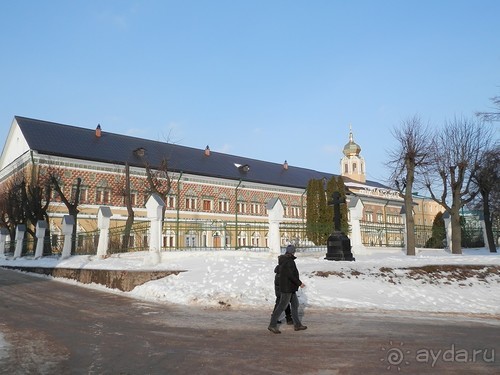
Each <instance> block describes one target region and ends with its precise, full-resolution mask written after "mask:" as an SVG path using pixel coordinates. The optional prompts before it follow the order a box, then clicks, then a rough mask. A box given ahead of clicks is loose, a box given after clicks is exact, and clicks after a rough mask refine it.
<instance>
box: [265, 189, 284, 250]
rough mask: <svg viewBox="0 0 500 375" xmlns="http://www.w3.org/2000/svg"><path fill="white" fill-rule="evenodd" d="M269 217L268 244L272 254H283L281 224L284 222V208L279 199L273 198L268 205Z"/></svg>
mask: <svg viewBox="0 0 500 375" xmlns="http://www.w3.org/2000/svg"><path fill="white" fill-rule="evenodd" d="M266 208H267V215H268V219H269V234H268V242H269V249H270V250H271V253H273V254H275V255H280V254H281V238H280V223H281V222H282V221H283V217H284V212H285V210H284V208H283V204H282V203H281V200H280V199H279V198H272V199H271V200H269V202H268V203H267V207H266Z"/></svg>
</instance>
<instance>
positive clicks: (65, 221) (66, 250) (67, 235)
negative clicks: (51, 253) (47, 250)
mask: <svg viewBox="0 0 500 375" xmlns="http://www.w3.org/2000/svg"><path fill="white" fill-rule="evenodd" d="M73 225H75V218H74V217H73V216H71V215H64V217H63V218H62V232H63V234H64V245H63V250H62V254H61V259H65V258H68V257H70V256H71V236H72V235H73Z"/></svg>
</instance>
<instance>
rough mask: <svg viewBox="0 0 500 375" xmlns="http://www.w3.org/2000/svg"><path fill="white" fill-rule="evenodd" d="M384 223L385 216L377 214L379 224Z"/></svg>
mask: <svg viewBox="0 0 500 375" xmlns="http://www.w3.org/2000/svg"><path fill="white" fill-rule="evenodd" d="M383 221H384V215H382V214H381V213H378V214H377V222H379V223H382V222H383Z"/></svg>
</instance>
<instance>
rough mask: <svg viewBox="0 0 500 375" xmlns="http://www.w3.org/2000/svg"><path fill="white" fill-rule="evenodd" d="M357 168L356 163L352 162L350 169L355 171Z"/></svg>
mask: <svg viewBox="0 0 500 375" xmlns="http://www.w3.org/2000/svg"><path fill="white" fill-rule="evenodd" d="M357 169H358V168H357V166H356V163H352V171H353V172H356V170H357Z"/></svg>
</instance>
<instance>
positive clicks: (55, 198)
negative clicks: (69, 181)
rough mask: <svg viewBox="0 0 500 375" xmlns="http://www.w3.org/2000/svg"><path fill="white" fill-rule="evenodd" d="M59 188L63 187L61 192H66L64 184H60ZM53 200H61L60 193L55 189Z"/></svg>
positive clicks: (53, 190)
mask: <svg viewBox="0 0 500 375" xmlns="http://www.w3.org/2000/svg"><path fill="white" fill-rule="evenodd" d="M59 188H60V189H61V192H62V193H63V194H64V185H61V184H60V185H59ZM52 200H53V201H56V202H60V201H61V196H60V195H59V193H58V192H57V191H56V190H55V189H52Z"/></svg>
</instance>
